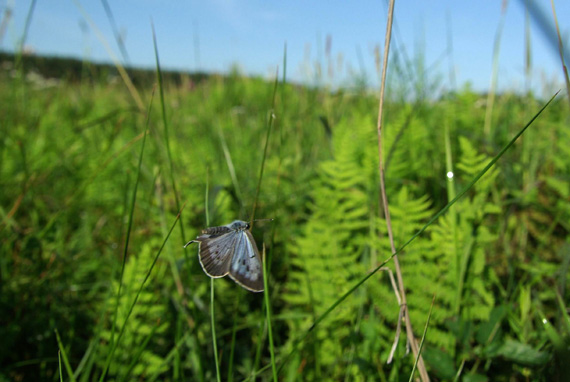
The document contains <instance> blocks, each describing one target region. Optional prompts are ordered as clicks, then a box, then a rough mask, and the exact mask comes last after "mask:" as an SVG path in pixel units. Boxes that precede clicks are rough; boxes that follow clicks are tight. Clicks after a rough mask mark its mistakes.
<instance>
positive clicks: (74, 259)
mask: <svg viewBox="0 0 570 382" xmlns="http://www.w3.org/2000/svg"><path fill="white" fill-rule="evenodd" d="M25 62H26V60H25V59H24V60H23V62H22V63H21V65H20V66H18V67H16V68H15V69H13V70H8V69H3V72H2V73H0V76H1V78H0V113H1V115H2V118H1V127H0V222H1V225H0V288H1V291H0V309H1V310H0V317H1V318H0V323H1V325H0V338H1V340H2V346H0V381H4V380H6V381H8V380H14V381H19V380H50V381H55V380H59V378H60V374H61V377H62V379H63V380H77V381H97V380H100V379H106V380H117V381H120V380H134V379H137V380H149V381H151V380H171V381H178V380H195V381H214V380H216V379H217V378H218V373H219V375H220V376H221V379H222V380H228V381H232V380H233V381H241V380H243V379H246V378H250V380H254V378H256V379H257V380H267V381H269V380H273V379H274V373H277V372H278V373H279V378H280V380H286V381H289V380H290V381H294V380H308V381H321V380H334V381H339V380H351V381H352V380H354V381H399V380H408V378H409V376H410V373H411V370H412V367H413V365H414V362H415V359H414V357H413V355H412V354H411V353H410V354H406V336H405V331H404V332H403V334H402V336H401V337H400V341H399V344H398V347H397V349H396V353H395V357H394V361H393V362H392V363H391V364H389V365H388V364H386V360H387V359H388V355H389V352H390V349H391V347H392V343H393V342H394V338H395V331H396V325H397V321H398V312H399V306H398V301H397V300H396V297H395V295H394V291H393V289H392V286H391V283H390V281H389V273H388V272H378V273H377V274H375V275H374V276H372V277H371V278H370V279H369V280H368V281H367V282H366V283H364V284H362V285H361V286H360V287H359V288H357V289H356V291H355V292H354V293H353V294H351V295H350V296H348V298H347V299H346V300H344V301H343V302H342V303H341V304H340V305H339V306H338V307H337V308H336V309H335V310H333V311H332V313H331V314H330V315H329V316H327V318H325V319H324V320H323V321H322V322H321V323H320V324H319V325H318V326H316V327H315V328H314V330H312V332H311V333H310V335H308V336H306V338H305V339H304V340H302V341H298V339H299V338H302V337H303V336H304V335H305V334H306V333H307V331H308V330H309V329H310V328H311V325H312V324H313V322H314V321H315V320H317V319H318V318H319V316H320V315H321V314H323V313H324V312H326V311H327V309H328V308H329V307H330V306H331V305H332V304H333V303H335V302H336V301H337V300H338V299H339V298H340V297H341V296H342V295H343V294H344V293H345V292H346V291H347V290H349V289H350V288H351V287H352V286H353V285H354V284H355V283H357V282H358V281H359V280H361V279H362V278H363V277H364V276H365V275H366V274H367V273H368V272H369V271H371V270H372V269H374V268H375V267H377V266H378V265H379V264H381V263H382V262H383V261H384V260H386V259H387V258H389V256H390V254H391V252H390V244H389V241H388V238H387V231H386V224H385V221H384V214H383V213H382V210H381V205H380V202H379V200H380V199H379V181H378V179H379V177H378V144H377V136H376V134H377V131H376V119H377V99H376V97H375V96H374V95H370V94H368V93H366V92H365V91H364V90H363V89H356V90H351V91H348V90H338V91H329V90H327V89H324V88H323V89H315V88H308V87H301V86H294V85H291V84H283V83H279V84H278V86H277V91H276V92H275V97H276V98H275V104H274V103H273V102H274V101H273V98H274V88H275V84H274V83H273V82H271V81H268V82H266V81H263V80H261V79H255V78H247V77H243V76H240V75H239V74H238V73H237V72H236V73H233V74H232V75H230V76H229V77H219V76H212V77H209V78H203V77H200V80H199V81H197V80H196V78H192V77H189V76H185V75H178V76H175V77H168V76H167V77H165V78H164V79H163V84H162V85H163V86H162V90H163V91H164V103H162V101H161V99H160V96H159V95H158V92H156V94H154V96H153V92H152V83H150V81H148V79H149V78H154V82H155V83H156V82H158V81H157V79H156V76H155V77H151V75H150V74H149V73H147V74H145V75H144V76H142V77H140V79H141V80H140V81H135V84H137V86H138V90H139V91H140V93H141V96H142V99H143V100H144V101H145V102H146V104H147V106H148V105H150V113H149V114H148V116H147V115H146V112H147V111H146V110H140V109H139V107H137V106H136V103H135V102H134V101H133V98H132V96H131V94H130V93H129V92H128V91H127V90H126V88H125V86H124V83H123V82H122V81H120V80H118V77H116V75H115V74H113V73H111V71H107V70H104V69H100V68H99V69H96V70H95V69H92V68H93V66H92V65H90V64H85V65H83V66H81V70H82V72H81V73H82V74H81V75H79V76H77V75H76V74H77V72H74V74H73V75H72V74H69V76H65V75H63V76H59V77H60V78H61V77H63V78H62V79H58V80H52V81H48V80H45V79H44V77H41V76H30V74H29V73H30V72H29V71H28V69H29V68H36V70H39V69H38V66H26V65H27V64H26V63H25ZM87 69H89V70H87ZM70 73H71V72H70ZM94 73H96V75H95V74H94ZM392 81H394V80H392ZM422 86H423V85H422V83H416V84H401V83H400V84H394V85H392V92H391V93H389V94H391V97H390V99H389V100H388V102H387V104H386V106H385V108H386V110H385V116H384V130H383V134H384V135H383V139H384V144H385V149H384V163H385V166H386V187H387V190H386V192H387V195H388V200H389V202H390V212H391V217H392V226H393V231H394V236H395V240H396V246H397V247H400V246H402V245H403V244H404V243H406V242H407V241H408V240H409V238H410V237H412V236H413V235H414V234H415V233H416V232H417V231H418V230H419V229H420V228H422V227H423V226H424V225H425V223H426V222H428V221H429V219H430V218H431V217H432V216H434V215H435V213H437V211H439V210H440V209H441V208H443V207H444V206H445V205H446V204H447V203H448V202H449V201H450V200H452V199H453V198H454V197H455V195H456V194H457V193H458V192H459V190H461V189H462V188H463V187H464V186H465V185H467V184H468V183H469V182H470V181H471V180H472V179H473V178H474V177H475V175H476V174H477V173H478V172H480V171H481V169H483V168H484V167H485V166H486V165H487V164H488V163H489V161H490V160H491V159H492V158H493V157H494V156H495V155H496V154H497V153H498V152H499V151H500V150H501V149H502V148H503V147H504V146H505V145H507V144H508V143H509V141H510V140H511V139H512V138H513V137H514V136H515V135H516V134H517V133H518V132H519V131H520V130H521V128H522V127H523V126H525V125H526V124H527V122H528V121H529V120H530V119H531V118H532V117H533V116H534V115H535V114H536V112H537V111H538V110H539V109H540V108H541V107H542V106H543V105H544V103H545V101H541V100H537V98H536V97H534V96H533V95H532V94H529V95H524V96H521V95H514V94H503V95H500V96H497V97H496V98H495V100H494V105H493V113H492V120H491V122H490V129H489V132H488V134H485V133H484V131H483V126H484V121H485V114H486V108H485V105H484V100H485V97H484V96H481V95H478V94H475V93H474V92H472V91H471V90H470V89H469V87H464V88H462V89H461V90H460V91H458V92H456V93H450V94H446V95H445V96H443V97H441V98H440V99H439V100H433V99H426V98H422V97H420V96H418V97H417V99H413V100H410V95H409V94H408V93H407V92H406V93H404V92H403V91H400V90H398V89H405V88H415V89H416V90H415V91H414V94H420V95H421V94H428V93H429V92H430V91H431V89H427V88H423V87H422ZM426 86H427V85H426ZM430 86H432V85H430ZM559 98H562V97H559ZM151 99H152V101H151ZM404 100H406V101H404ZM151 102H152V105H151ZM273 105H274V106H273ZM482 105H483V106H482ZM162 106H164V111H165V114H164V115H163V112H162ZM270 113H274V115H275V119H274V121H272V122H268V121H271V118H272V117H271V116H270ZM163 117H164V119H163ZM569 118H570V115H569V113H568V110H567V103H566V102H565V101H564V100H562V99H558V100H555V101H554V102H553V103H551V104H550V106H549V107H548V108H547V109H546V110H545V111H544V112H543V113H542V114H541V115H540V117H539V118H538V119H537V120H536V121H535V122H534V123H533V124H532V125H531V126H530V127H529V128H528V130H526V132H525V134H524V135H523V136H522V137H521V138H520V139H519V140H518V141H517V142H516V143H515V144H514V145H513V147H511V148H510V149H509V150H508V151H507V152H506V153H505V155H504V156H503V157H502V158H501V159H500V160H499V161H498V162H497V164H496V165H495V166H494V167H493V168H492V169H491V170H490V171H488V172H487V173H486V174H485V176H484V177H483V178H482V179H480V180H479V181H478V182H477V183H476V184H475V186H474V187H473V188H471V189H470V190H469V192H468V193H467V194H466V195H465V196H464V197H463V198H461V199H460V200H459V201H458V202H457V203H456V204H454V205H453V206H452V207H451V208H450V209H449V210H448V211H447V212H446V213H445V214H444V215H442V216H441V217H440V218H439V219H437V220H436V221H435V222H434V223H433V224H432V225H431V226H430V227H429V228H428V229H427V230H426V231H425V232H424V233H423V234H422V235H421V236H419V237H418V238H417V239H416V240H415V241H413V242H412V243H411V244H409V245H408V246H407V247H406V248H405V250H404V252H403V253H401V254H400V255H399V259H400V263H401V266H402V272H403V276H404V281H405V286H406V290H407V296H408V307H409V310H410V317H411V320H412V323H413V326H414V330H415V336H416V337H417V338H418V339H419V338H421V336H422V330H423V328H424V326H425V323H426V321H427V318H428V312H429V311H430V306H431V304H432V298H433V296H434V294H435V303H434V305H433V310H432V313H431V319H430V323H429V329H428V331H427V336H426V338H425V342H424V344H423V352H422V356H423V357H424V360H425V362H426V365H427V368H428V372H429V373H430V376H431V377H432V380H448V381H452V380H454V379H455V378H456V376H457V375H460V377H459V380H463V381H471V382H474V381H485V380H494V381H511V380H532V381H541V380H544V381H546V380H556V379H557V378H561V377H562V376H564V375H570V364H568V362H567V360H568V359H569V357H570V354H569V351H568V348H569V346H570V318H569V316H568V306H567V305H568V301H569V297H568V296H569V295H570V282H569V280H568V277H569V276H570V240H569V239H570V235H569V233H570V223H569V222H570V179H569V178H570V175H569V174H570V144H569V142H570V129H569V128H568V121H569ZM165 123H166V124H167V126H168V133H167V134H168V135H166V131H165ZM147 125H148V129H149V130H148V135H146V143H145V147H144V151H143V150H142V149H143V147H142V145H143V138H144V137H145V134H144V132H145V129H146V126H147ZM268 127H270V128H271V134H268V130H267V129H268ZM266 137H269V142H267V144H268V146H267V147H268V149H267V156H266V158H265V168H264V172H263V179H262V182H261V187H260V192H259V198H258V201H257V207H256V212H255V217H256V218H273V219H275V220H274V221H272V222H258V223H256V224H255V227H254V229H253V234H254V236H255V237H256V239H257V242H258V244H259V248H260V249H261V248H262V243H264V244H265V247H266V258H267V261H266V263H265V267H266V269H267V285H268V288H267V290H268V291H269V295H268V296H267V297H268V298H266V299H264V296H263V295H262V294H254V293H249V292H247V291H246V290H244V289H242V288H240V287H239V286H238V285H236V284H235V283H233V282H232V281H230V280H226V279H216V280H214V285H215V295H214V303H215V306H214V307H213V308H214V309H211V308H212V307H211V304H210V297H211V294H210V291H211V288H210V279H209V278H208V277H207V276H206V275H205V274H204V273H203V271H202V269H201V268H200V265H199V263H198V259H197V253H196V251H197V248H196V247H192V246H190V247H188V248H187V249H186V250H184V249H183V248H182V246H183V245H184V244H185V243H186V242H187V241H188V240H190V239H192V238H193V237H195V236H196V235H197V234H198V233H199V232H200V230H201V229H202V228H204V227H205V226H206V225H207V223H206V222H207V216H208V217H209V222H210V225H221V224H227V223H229V222H231V221H233V220H235V219H238V218H239V219H243V220H246V219H248V218H249V217H251V214H252V210H253V204H254V200H255V198H256V189H257V184H258V180H259V174H260V167H261V163H262V160H263V153H264V148H265V144H266ZM446 142H449V146H447V144H446ZM141 156H142V162H140V168H139V159H140V158H141ZM446 162H447V163H449V164H450V165H451V166H452V169H453V171H454V174H455V176H454V177H453V180H448V178H447V177H446V172H447V171H449V170H450V168H449V167H448V166H449V165H446ZM135 190H136V194H135ZM206 190H207V192H208V194H207V198H206V197H205V193H206ZM175 192H176V193H177V195H176V194H175ZM133 197H136V198H135V199H134V201H135V204H134V208H133V207H132V200H133ZM179 203H180V205H182V204H185V207H184V209H183V211H182V213H181V215H180V220H179V222H177V220H176V219H177V215H178V213H179V211H178V208H177V205H178V204H179ZM131 213H132V224H129V222H130V219H131V218H130V216H131ZM179 223H181V224H182V227H183V229H181V228H179V226H178V224H179ZM129 236H130V237H129ZM127 237H129V239H128V247H127V250H126V251H125V248H126V242H127ZM125 253H126V257H124V254H125ZM157 258H158V260H156V259H157ZM155 261H156V263H155ZM123 262H124V266H123ZM391 267H393V263H392V262H389V263H388V268H391ZM147 277H148V279H147ZM145 280H146V282H145ZM119 291H120V296H119V298H117V294H118V293H119ZM135 300H136V304H134V302H135ZM133 304H134V306H133ZM266 304H270V305H271V306H270V311H269V312H267V311H266V308H265V307H266ZM211 311H213V312H215V317H214V320H211V317H210V312H211ZM268 318H270V319H271V322H270V323H269V324H270V325H268V321H267V320H268ZM212 322H214V323H215V331H213V330H212ZM125 323H126V324H125ZM213 332H214V333H216V336H217V338H216V339H215V341H213V339H212V333H213ZM270 335H271V337H272V341H271V344H272V345H271V346H270V341H269V337H270ZM215 346H216V347H217V351H218V358H217V360H218V362H216V361H215V357H214V350H213V349H214V347H215ZM294 348H297V349H298V351H297V352H293V353H291V351H292V350H293V349H294ZM113 349H114V351H113ZM270 350H271V351H270ZM273 352H274V356H275V364H273V363H272V358H273V354H272V353H273ZM289 354H292V356H291V357H289V358H287V356H288V355H289ZM217 364H219V370H217V369H216V367H217V366H216V365H217ZM272 366H273V367H272ZM107 367H108V369H107ZM71 373H73V374H71Z"/></svg>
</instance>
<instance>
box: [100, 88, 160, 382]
mask: <svg viewBox="0 0 570 382" xmlns="http://www.w3.org/2000/svg"><path fill="white" fill-rule="evenodd" d="M151 109H152V98H151V102H150V104H149V108H148V114H147V118H146V126H145V131H144V136H143V141H142V146H141V152H140V155H139V162H138V167H137V178H136V180H135V189H134V191H133V197H132V199H131V208H130V213H129V222H128V225H127V227H128V228H127V237H126V239H125V247H124V250H123V261H122V264H121V276H120V277H119V290H118V291H117V299H116V302H115V309H114V313H113V325H112V329H111V352H110V353H109V354H108V356H107V359H106V361H105V366H104V368H103V372H102V373H101V378H100V379H99V381H100V382H103V380H104V379H105V375H106V374H107V371H108V370H109V366H110V365H111V359H112V357H113V353H114V352H115V349H116V348H117V343H118V342H119V339H120V335H119V338H117V342H115V341H114V336H115V328H116V326H117V316H118V311H119V301H120V298H121V289H122V286H123V277H124V274H125V264H126V262H127V252H128V249H129V240H130V237H131V230H132V226H133V215H134V212H135V203H136V200H137V191H138V186H139V182H140V176H141V167H142V159H143V156H144V148H145V144H146V137H147V132H148V125H149V123H150V110H151ZM153 265H154V264H153ZM145 281H146V279H145ZM137 298H138V294H137ZM127 319H128V316H127ZM125 323H126V321H125ZM123 330H124V327H123V329H122V330H121V333H122V331H123Z"/></svg>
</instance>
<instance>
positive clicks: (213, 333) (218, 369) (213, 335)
mask: <svg viewBox="0 0 570 382" xmlns="http://www.w3.org/2000/svg"><path fill="white" fill-rule="evenodd" d="M214 317H215V312H214V279H213V278H210V318H211V320H212V345H213V347H214V362H215V363H216V380H217V381H218V382H221V381H222V379H221V377H220V361H219V360H218V345H217V341H216V320H215V318H214Z"/></svg>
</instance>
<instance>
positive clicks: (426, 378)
mask: <svg viewBox="0 0 570 382" xmlns="http://www.w3.org/2000/svg"><path fill="white" fill-rule="evenodd" d="M394 5H395V0H390V5H389V8H388V22H387V25H386V37H385V41H384V57H383V62H382V77H381V81H380V100H379V104H378V174H379V176H380V194H381V195H382V205H383V206H384V216H385V218H386V226H387V228H388V237H389V239H390V247H391V250H392V256H393V258H394V267H395V269H396V278H397V279H398V287H399V289H400V297H401V299H402V306H403V307H404V320H405V322H406V333H407V338H408V341H409V343H410V344H411V346H412V351H413V353H414V356H416V357H418V356H419V364H418V368H419V372H420V376H421V378H422V381H424V382H428V381H429V376H428V373H427V370H426V368H425V365H424V362H423V359H422V357H421V355H419V351H418V345H417V342H416V339H415V337H414V331H413V328H412V322H411V320H410V317H409V313H408V305H407V302H406V288H405V287H404V279H403V277H402V270H401V268H400V262H399V261H398V256H396V253H397V252H396V246H395V244H394V234H393V232H392V221H391V219H390V209H389V206H388V197H387V196H386V186H385V182H384V168H383V162H382V114H383V111H384V93H385V90H386V73H387V71H388V56H389V53H390V40H391V38H392V22H393V17H394ZM396 341H397V339H396Z"/></svg>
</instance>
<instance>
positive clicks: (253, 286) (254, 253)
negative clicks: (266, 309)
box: [185, 220, 263, 292]
mask: <svg viewBox="0 0 570 382" xmlns="http://www.w3.org/2000/svg"><path fill="white" fill-rule="evenodd" d="M190 243H198V245H199V249H198V252H199V259H200V265H201V266H202V269H203V270H204V272H206V274H207V275H208V276H210V277H214V278H218V277H224V276H226V275H228V274H229V275H230V277H231V278H232V279H233V280H234V281H235V282H236V283H238V284H239V285H241V286H242V287H244V288H246V289H248V290H250V291H252V292H261V291H263V268H262V266H261V257H260V256H259V250H258V249H257V245H256V244H255V240H254V238H253V235H252V234H251V232H250V231H249V224H248V223H247V222H244V221H241V220H236V221H234V222H232V223H230V224H227V225H224V226H219V227H210V228H206V229H205V230H203V231H202V234H201V235H200V236H198V237H197V238H196V239H194V240H191V241H190V242H188V243H187V244H186V246H187V245H189V244H190ZM186 246H185V247H186Z"/></svg>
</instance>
